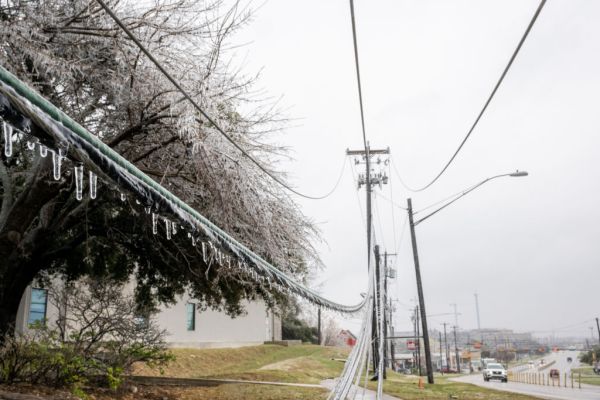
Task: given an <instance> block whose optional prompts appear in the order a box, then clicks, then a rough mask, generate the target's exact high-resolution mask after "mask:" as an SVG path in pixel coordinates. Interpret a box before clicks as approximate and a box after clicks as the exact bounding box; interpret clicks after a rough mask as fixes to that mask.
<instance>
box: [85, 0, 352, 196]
mask: <svg viewBox="0 0 600 400" xmlns="http://www.w3.org/2000/svg"><path fill="white" fill-rule="evenodd" d="M96 1H97V2H98V4H100V6H101V7H102V8H103V9H104V11H106V13H107V14H108V15H109V16H110V17H111V18H112V19H113V21H115V23H116V24H117V25H118V26H119V27H120V28H121V30H123V32H125V34H126V35H127V36H129V38H130V39H131V40H132V41H133V42H134V43H135V45H136V46H137V47H138V48H139V49H140V50H141V51H142V52H143V53H144V54H145V55H146V57H148V59H149V60H150V61H152V63H153V64H154V65H155V66H156V68H158V69H159V71H160V72H161V73H162V74H163V75H164V76H165V78H167V79H168V80H169V81H170V82H171V83H172V84H173V86H175V88H177V90H179V92H181V94H183V96H184V97H185V99H186V100H187V101H189V102H190V104H192V106H193V107H194V108H195V109H196V110H197V111H198V112H199V113H200V114H202V116H203V117H204V118H206V120H207V121H208V122H209V123H211V124H212V126H213V127H214V128H215V129H216V130H217V131H218V132H219V133H220V134H221V135H222V136H223V137H224V138H225V139H227V141H228V142H229V143H231V144H232V145H233V146H234V147H235V148H236V149H238V150H239V151H240V152H241V153H242V155H243V156H244V157H246V158H248V160H250V161H251V162H252V163H253V164H254V165H256V166H257V167H258V168H259V169H260V170H261V171H262V172H263V173H265V174H266V175H267V176H269V177H270V178H271V179H272V180H273V181H275V182H276V183H278V184H279V185H281V186H282V187H283V188H284V189H287V190H289V191H290V192H292V193H294V194H296V195H298V196H300V197H304V198H306V199H310V200H322V199H325V198H327V197H329V196H330V195H331V194H332V193H333V192H334V191H335V189H336V188H337V186H338V184H339V181H340V179H341V178H339V179H338V181H337V182H336V184H335V185H334V187H333V189H331V190H330V191H328V192H327V193H326V194H324V195H321V196H310V195H307V194H305V193H302V192H300V191H298V190H296V189H294V188H292V187H291V186H289V185H288V184H287V183H285V182H284V181H282V180H281V179H279V178H278V177H276V176H275V175H273V174H272V173H271V172H270V171H269V170H267V169H266V168H265V167H264V166H263V165H262V164H261V163H260V162H258V161H257V160H256V159H255V158H254V157H252V156H251V155H250V154H249V153H248V152H247V151H246V150H244V149H243V148H242V146H240V145H239V144H238V143H237V142H236V141H235V140H233V138H232V137H231V136H230V135H228V134H227V133H226V132H225V130H224V129H223V128H221V127H220V126H219V124H217V122H216V121H215V120H214V119H213V118H211V116H210V115H208V113H207V112H206V111H204V109H202V107H200V105H199V104H198V103H197V102H196V101H195V100H194V99H193V98H192V96H191V95H190V94H189V93H188V92H187V91H186V90H185V89H184V88H183V87H182V86H181V84H180V83H179V82H178V81H177V80H176V79H175V78H174V77H173V76H172V75H171V74H170V73H169V72H168V71H167V70H166V68H165V67H164V66H163V65H162V64H161V63H160V62H159V61H158V60H157V59H156V57H154V56H153V55H152V53H151V52H150V51H149V50H148V49H147V48H146V47H145V46H144V45H143V44H142V43H141V42H140V41H139V40H138V38H137V37H136V36H135V35H134V34H133V32H131V30H129V28H127V27H126V26H125V24H124V23H123V22H122V21H121V20H120V19H119V17H117V15H116V14H115V13H114V12H113V10H112V9H111V8H110V7H109V6H108V5H106V3H105V2H104V1H102V0H96Z"/></svg>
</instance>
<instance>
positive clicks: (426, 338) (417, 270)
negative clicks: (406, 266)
mask: <svg viewBox="0 0 600 400" xmlns="http://www.w3.org/2000/svg"><path fill="white" fill-rule="evenodd" d="M527 175H528V173H527V172H525V171H519V170H517V171H515V172H511V173H508V174H501V175H496V176H492V177H490V178H487V179H485V180H483V181H481V182H479V183H478V184H476V185H475V186H471V187H470V188H467V189H465V190H464V191H463V192H462V193H460V194H459V195H457V196H458V197H456V198H455V199H453V200H451V201H449V202H448V203H446V204H444V205H443V206H441V207H439V208H438V209H436V210H435V211H433V212H431V213H429V214H427V215H426V216H424V217H423V218H421V219H419V220H417V221H414V220H413V209H412V200H411V199H410V198H409V199H407V202H408V209H407V211H408V221H409V223H410V236H411V240H412V250H413V259H414V262H415V274H416V277H417V293H418V295H419V307H420V309H421V323H422V328H423V344H424V345H425V364H426V366H427V382H429V383H430V384H431V383H433V367H432V363H431V348H430V346H429V331H428V330H427V313H426V311H425V299H424V296H423V283H422V281H421V268H420V266H419V253H418V251H417V237H416V236H415V226H416V225H418V224H420V223H421V222H423V221H425V220H426V219H427V218H429V217H431V216H433V215H435V214H437V213H438V212H440V211H442V210H443V209H444V208H446V207H448V206H449V205H450V204H452V203H454V202H455V201H456V200H458V199H460V198H462V197H464V196H466V195H467V194H469V193H471V192H472V191H473V190H475V189H477V188H478V187H481V186H482V185H483V184H485V183H487V182H489V181H491V180H492V179H496V178H501V177H505V176H509V177H513V178H517V177H522V176H527Z"/></svg>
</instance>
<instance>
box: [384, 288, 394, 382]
mask: <svg viewBox="0 0 600 400" xmlns="http://www.w3.org/2000/svg"><path fill="white" fill-rule="evenodd" d="M393 311H394V308H393V305H392V299H391V298H390V334H391V335H392V337H394V334H395V332H394V320H393V318H392V313H393ZM386 343H387V341H386ZM395 347H396V346H395V345H394V339H391V340H390V359H391V363H390V368H392V370H393V371H395V368H394V367H395V366H396V349H395Z"/></svg>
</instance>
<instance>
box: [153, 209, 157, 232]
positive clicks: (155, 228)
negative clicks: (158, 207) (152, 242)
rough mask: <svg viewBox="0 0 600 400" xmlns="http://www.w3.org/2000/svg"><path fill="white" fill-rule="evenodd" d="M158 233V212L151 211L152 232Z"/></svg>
mask: <svg viewBox="0 0 600 400" xmlns="http://www.w3.org/2000/svg"><path fill="white" fill-rule="evenodd" d="M157 233H158V214H155V213H152V234H154V235H156V234H157Z"/></svg>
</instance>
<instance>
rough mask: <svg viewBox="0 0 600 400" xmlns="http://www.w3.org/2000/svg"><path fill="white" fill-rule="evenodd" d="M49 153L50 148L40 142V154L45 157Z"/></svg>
mask: <svg viewBox="0 0 600 400" xmlns="http://www.w3.org/2000/svg"><path fill="white" fill-rule="evenodd" d="M47 155H48V148H47V147H46V146H44V145H43V144H40V156H41V157H42V158H44V157H46V156H47Z"/></svg>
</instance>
